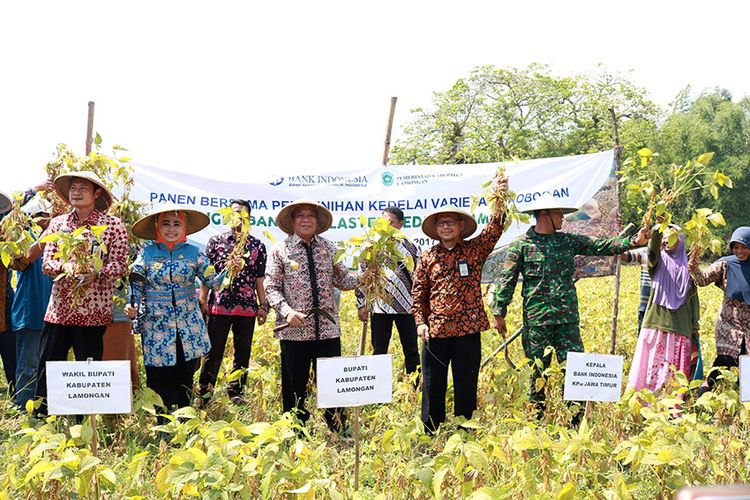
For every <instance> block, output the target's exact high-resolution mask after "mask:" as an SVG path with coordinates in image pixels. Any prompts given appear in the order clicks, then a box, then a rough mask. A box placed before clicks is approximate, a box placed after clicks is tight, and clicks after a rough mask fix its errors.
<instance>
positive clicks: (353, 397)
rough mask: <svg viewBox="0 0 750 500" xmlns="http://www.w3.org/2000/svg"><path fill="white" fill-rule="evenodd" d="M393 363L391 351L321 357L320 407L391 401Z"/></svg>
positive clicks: (317, 378) (318, 363)
mask: <svg viewBox="0 0 750 500" xmlns="http://www.w3.org/2000/svg"><path fill="white" fill-rule="evenodd" d="M392 364H393V360H392V358H391V355H390V354H378V355H375V356H354V357H338V358H318V360H317V372H316V374H315V377H316V384H317V389H318V408H337V407H342V406H362V405H367V404H373V403H390V402H391V399H392V397H393V380H392V378H393V375H392Z"/></svg>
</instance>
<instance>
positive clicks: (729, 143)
mask: <svg viewBox="0 0 750 500" xmlns="http://www.w3.org/2000/svg"><path fill="white" fill-rule="evenodd" d="M652 149H653V150H654V151H657V152H658V153H659V155H660V156H659V163H660V164H662V165H667V164H670V163H676V164H684V163H685V162H686V161H688V160H690V159H692V158H695V157H696V156H698V155H699V154H701V153H703V152H706V151H711V152H713V153H714V159H713V162H712V164H711V166H712V167H714V168H716V169H717V170H720V171H721V172H723V173H724V174H726V175H728V176H729V177H730V178H731V179H732V183H733V186H734V187H733V189H731V190H726V191H723V192H722V193H721V196H719V198H718V199H713V198H712V197H711V196H710V195H706V194H705V192H698V193H696V195H694V196H692V197H687V198H686V199H685V200H683V201H682V206H681V209H682V210H685V211H692V210H693V209H695V208H703V207H706V208H713V209H716V210H719V211H721V212H722V214H723V215H724V217H725V219H726V221H727V225H726V227H725V228H724V229H723V231H722V233H723V235H724V236H728V235H729V234H730V233H731V231H732V230H733V229H734V228H736V227H737V226H742V225H748V223H749V221H748V217H747V202H746V200H745V198H746V194H747V193H748V190H750V98H748V97H745V98H743V99H741V100H739V101H738V102H732V95H731V93H730V92H729V91H727V90H726V89H722V88H714V89H710V90H706V91H704V92H703V93H701V94H700V95H699V96H698V97H697V98H691V97H690V88H689V87H686V88H685V89H684V90H683V91H681V92H680V93H679V94H678V97H677V99H676V100H675V103H674V104H673V110H672V113H671V114H670V115H669V116H668V117H667V118H666V120H665V121H664V123H663V125H662V126H661V127H660V129H659V132H658V134H657V135H656V137H655V141H654V143H653V146H652Z"/></svg>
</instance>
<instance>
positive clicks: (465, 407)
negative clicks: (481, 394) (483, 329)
mask: <svg viewBox="0 0 750 500" xmlns="http://www.w3.org/2000/svg"><path fill="white" fill-rule="evenodd" d="M481 356H482V343H481V338H480V336H479V333H472V334H469V335H462V336H460V337H447V338H441V339H430V341H429V343H428V344H427V345H425V344H423V347H422V422H423V423H424V425H425V428H426V429H427V430H428V431H429V432H434V431H435V430H436V429H437V427H438V426H439V425H440V424H441V423H442V422H443V421H445V393H446V390H447V387H448V365H450V366H451V369H452V371H453V400H454V403H453V413H454V415H456V416H458V415H462V416H464V417H466V418H467V419H469V418H471V414H472V413H473V412H474V410H476V408H477V380H478V379H479V362H480V359H481Z"/></svg>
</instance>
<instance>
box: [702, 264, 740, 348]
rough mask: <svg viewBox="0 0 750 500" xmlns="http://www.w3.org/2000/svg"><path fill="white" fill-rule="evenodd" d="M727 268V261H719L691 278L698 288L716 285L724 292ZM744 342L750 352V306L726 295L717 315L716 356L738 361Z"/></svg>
mask: <svg viewBox="0 0 750 500" xmlns="http://www.w3.org/2000/svg"><path fill="white" fill-rule="evenodd" d="M726 267H727V263H726V262H725V261H723V260H717V261H716V262H714V263H713V264H711V266H710V267H709V268H708V269H706V270H705V271H701V270H698V271H694V272H692V273H691V276H692V277H693V280H694V281H695V284H696V285H698V286H706V285H710V284H711V283H715V284H716V285H717V286H719V287H721V288H722V290H724V289H726V285H727V269H726ZM743 342H744V343H745V347H746V348H747V349H748V351H749V352H750V305H748V304H745V303H744V302H743V301H741V300H737V299H733V298H732V297H729V296H728V295H727V294H726V293H725V294H724V300H723V301H722V303H721V306H720V307H719V312H718V314H717V315H716V354H717V355H719V356H731V357H733V358H735V359H737V358H738V357H739V355H740V352H741V351H742V343H743Z"/></svg>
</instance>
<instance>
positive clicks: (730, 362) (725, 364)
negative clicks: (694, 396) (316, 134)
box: [699, 340, 747, 394]
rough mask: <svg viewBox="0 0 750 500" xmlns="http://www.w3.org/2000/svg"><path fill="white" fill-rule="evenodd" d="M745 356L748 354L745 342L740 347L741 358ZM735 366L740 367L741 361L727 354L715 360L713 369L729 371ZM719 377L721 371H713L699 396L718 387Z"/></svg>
mask: <svg viewBox="0 0 750 500" xmlns="http://www.w3.org/2000/svg"><path fill="white" fill-rule="evenodd" d="M743 354H747V349H746V348H745V341H744V340H743V341H742V346H741V347H740V356H742V355H743ZM733 366H740V359H739V358H734V357H732V356H727V355H725V354H722V355H719V356H716V359H715V360H714V365H713V368H726V369H727V370H728V369H729V368H732V367H733ZM719 375H721V372H720V371H719V370H713V369H712V370H711V373H709V374H708V377H707V378H706V385H705V386H704V387H701V390H700V391H699V394H703V393H704V392H706V391H710V390H711V389H713V388H714V386H715V385H716V381H717V380H718V379H719Z"/></svg>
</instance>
